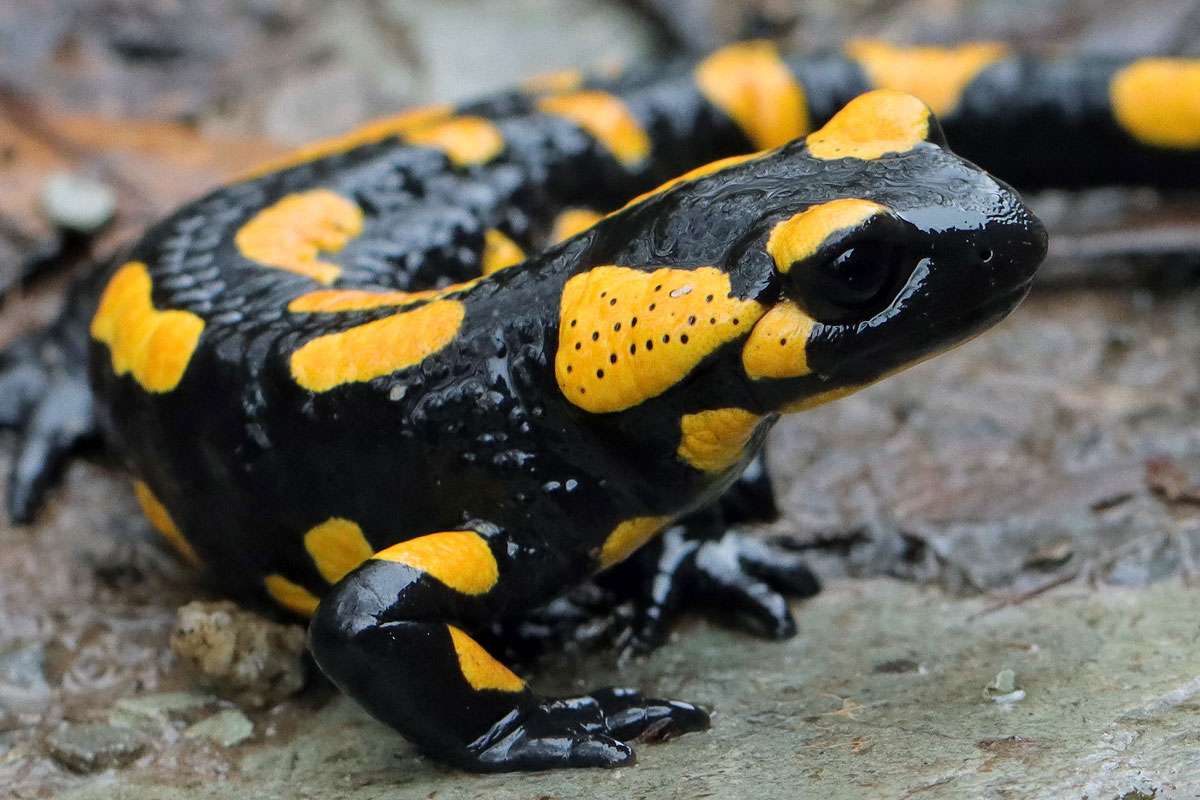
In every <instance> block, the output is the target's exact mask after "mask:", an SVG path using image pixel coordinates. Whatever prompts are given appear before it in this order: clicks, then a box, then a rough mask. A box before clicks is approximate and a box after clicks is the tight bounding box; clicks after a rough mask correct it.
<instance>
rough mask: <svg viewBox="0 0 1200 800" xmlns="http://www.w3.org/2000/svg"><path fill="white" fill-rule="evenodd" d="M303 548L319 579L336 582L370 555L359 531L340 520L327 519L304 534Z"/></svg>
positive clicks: (369, 547) (363, 537) (370, 550)
mask: <svg viewBox="0 0 1200 800" xmlns="http://www.w3.org/2000/svg"><path fill="white" fill-rule="evenodd" d="M304 549H305V550H307V551H308V555H309V556H310V557H311V558H312V560H313V564H314V565H315V566H316V568H317V571H318V572H320V573H321V577H322V578H324V579H325V580H327V581H328V582H329V583H331V584H333V583H337V582H338V581H340V580H341V579H342V578H344V577H346V575H347V574H349V573H350V572H351V571H352V570H354V569H355V568H356V567H358V565H359V564H361V563H363V562H364V561H366V560H367V559H368V558H370V557H371V554H372V553H373V552H374V551H373V550H372V549H371V545H370V544H369V543H368V542H367V538H366V537H365V536H363V532H362V528H360V527H359V526H358V524H357V523H355V522H351V521H350V520H348V519H342V518H341V517H331V518H330V519H327V520H325V521H324V522H322V523H321V524H320V525H317V526H314V527H313V528H310V529H309V531H308V532H307V533H305V534H304Z"/></svg>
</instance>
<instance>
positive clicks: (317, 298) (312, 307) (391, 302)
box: [288, 276, 483, 314]
mask: <svg viewBox="0 0 1200 800" xmlns="http://www.w3.org/2000/svg"><path fill="white" fill-rule="evenodd" d="M481 280H483V276H480V277H478V278H472V279H471V280H469V281H463V282H462V283H452V284H450V285H449V286H443V287H442V288H441V289H423V290H422V291H419V292H394V291H387V290H372V289H318V290H317V291H315V292H306V293H304V294H302V295H300V296H299V297H297V298H296V299H294V300H292V302H290V303H288V311H291V312H293V313H308V314H325V313H334V312H338V311H367V310H370V309H372V308H384V307H385V306H405V305H409V304H411V303H416V302H419V301H421V300H439V299H442V298H446V297H451V296H453V295H455V294H458V293H459V292H465V291H467V290H468V289H470V288H472V287H473V286H475V285H477V284H478V283H479V282H480V281H481Z"/></svg>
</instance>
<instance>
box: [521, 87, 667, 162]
mask: <svg viewBox="0 0 1200 800" xmlns="http://www.w3.org/2000/svg"><path fill="white" fill-rule="evenodd" d="M537 107H538V110H539V111H541V112H543V113H545V114H552V115H554V116H556V117H563V118H564V119H568V120H570V121H571V122H574V123H575V124H576V125H578V126H579V127H581V128H583V129H584V130H585V131H587V132H588V133H590V134H591V135H592V136H593V137H595V138H596V140H597V141H599V142H600V143H601V144H603V145H604V146H605V147H606V148H608V151H609V152H610V153H612V154H613V156H615V157H616V159H617V160H618V161H620V162H621V163H622V164H624V165H625V166H627V167H634V166H637V165H638V164H640V163H641V162H642V161H644V160H645V158H646V156H648V155H650V137H649V136H647V135H646V131H645V130H643V129H642V126H641V123H639V122H638V121H637V119H635V118H634V116H633V114H631V113H630V112H629V109H628V108H627V107H626V106H625V103H623V102H622V101H621V99H620V98H618V97H615V96H613V95H611V94H608V93H607V92H596V91H583V92H572V93H570V94H560V95H554V96H552V97H543V98H541V99H539V100H538V101H537Z"/></svg>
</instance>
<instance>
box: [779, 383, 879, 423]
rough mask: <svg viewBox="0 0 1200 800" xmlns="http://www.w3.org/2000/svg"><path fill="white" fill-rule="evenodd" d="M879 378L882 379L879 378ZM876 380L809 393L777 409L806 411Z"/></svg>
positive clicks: (848, 394) (793, 412)
mask: <svg viewBox="0 0 1200 800" xmlns="http://www.w3.org/2000/svg"><path fill="white" fill-rule="evenodd" d="M879 380H883V379H882V378H880V379H879ZM877 382H878V381H870V382H869V383H856V384H852V385H850V386H840V387H838V388H837V389H830V390H828V391H825V392H818V393H817V394H814V395H809V396H808V397H805V398H803V399H800V400H797V401H796V402H794V403H788V404H787V405H786V406H784V407H783V408H781V409H779V410H780V411H781V412H783V413H784V414H795V413H798V412H800V411H808V410H809V409H811V408H816V407H817V406H823V405H825V404H826V403H832V402H833V401H834V400H841V399H842V398H843V397H849V396H850V395H852V394H854V393H855V392H857V391H860V390H862V389H865V388H867V387H868V386H870V385H871V384H872V383H877Z"/></svg>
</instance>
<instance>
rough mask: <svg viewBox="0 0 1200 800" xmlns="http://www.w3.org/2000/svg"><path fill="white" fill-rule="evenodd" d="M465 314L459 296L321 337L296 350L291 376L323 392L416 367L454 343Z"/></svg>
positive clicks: (302, 384)
mask: <svg viewBox="0 0 1200 800" xmlns="http://www.w3.org/2000/svg"><path fill="white" fill-rule="evenodd" d="M465 313H466V309H465V308H464V307H463V304H462V303H460V302H459V301H457V300H437V301H435V302H433V303H430V304H428V305H424V306H421V307H419V308H415V309H413V310H412V311H401V312H399V313H397V314H393V315H392V316H390V317H384V318H383V319H377V320H375V321H374V322H367V323H364V324H362V325H356V326H355V327H353V328H348V329H347V330H344V331H341V332H340V333H329V334H326V335H324V336H318V337H317V338H316V339H313V340H312V341H310V342H308V343H306V344H305V345H304V346H303V347H301V348H300V349H299V350H297V351H296V352H294V353H292V359H291V365H292V377H293V378H295V380H296V383H298V384H300V385H301V386H303V387H304V388H305V389H309V390H311V391H314V392H324V391H328V390H329V389H332V388H333V387H335V386H340V385H341V384H343V383H354V382H356V381H369V380H371V379H372V378H378V377H379V376H380V375H387V374H389V373H392V372H395V371H396V370H398V369H403V368H404V367H411V366H412V365H414V364H419V363H421V361H422V360H424V359H425V357H426V356H429V355H432V354H433V353H436V352H438V351H439V350H441V349H442V348H443V347H445V346H446V345H447V344H449V343H450V342H451V341H452V340H453V339H454V337H455V335H456V334H457V333H458V329H459V326H460V325H462V320H463V315H464V314H465Z"/></svg>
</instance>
